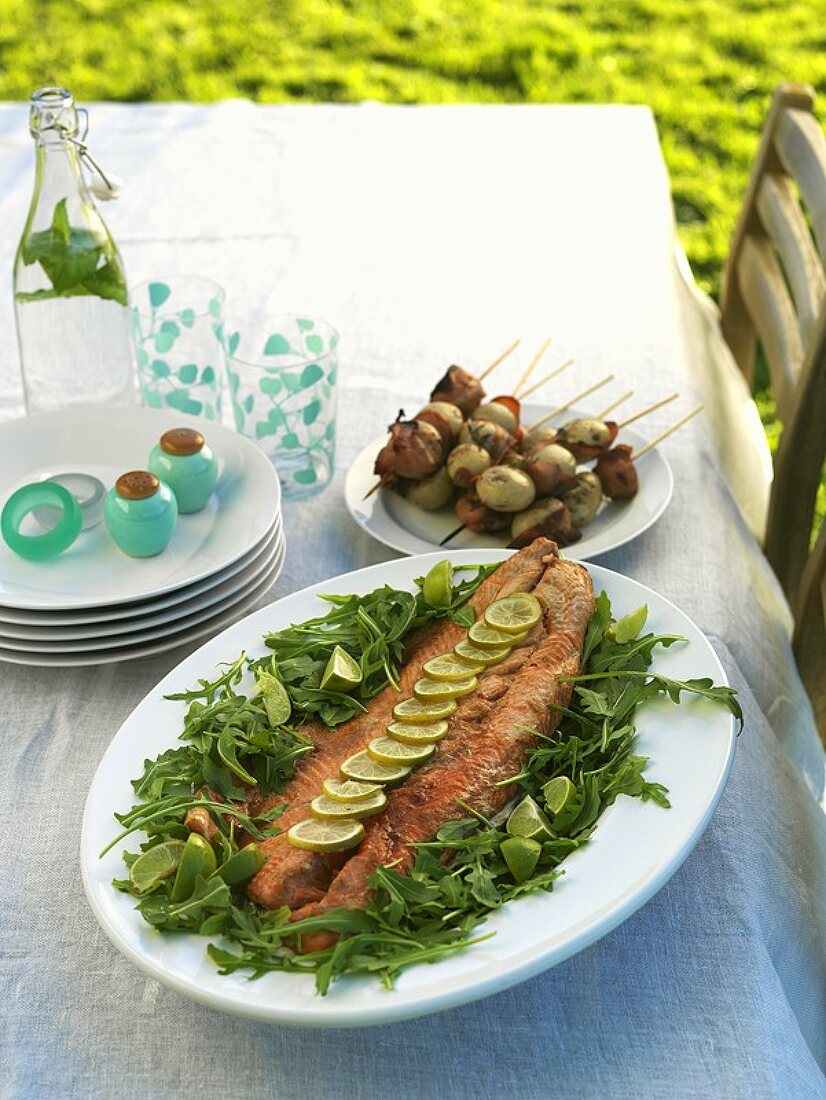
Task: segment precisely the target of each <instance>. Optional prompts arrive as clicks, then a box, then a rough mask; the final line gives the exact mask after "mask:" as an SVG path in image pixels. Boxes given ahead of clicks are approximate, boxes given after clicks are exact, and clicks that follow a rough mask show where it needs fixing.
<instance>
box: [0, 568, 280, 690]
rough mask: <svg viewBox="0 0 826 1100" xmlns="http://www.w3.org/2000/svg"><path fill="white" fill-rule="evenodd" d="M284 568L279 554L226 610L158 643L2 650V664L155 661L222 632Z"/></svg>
mask: <svg viewBox="0 0 826 1100" xmlns="http://www.w3.org/2000/svg"><path fill="white" fill-rule="evenodd" d="M283 564H284V557H283V554H278V555H277V556H276V559H275V561H274V562H273V564H272V566H271V567H270V568H269V569H268V570H267V572H266V573H265V575H264V576H263V577H262V578H261V580H259V581H258V582H257V584H255V585H253V586H252V587H251V588H248V589H246V591H245V592H243V593H241V595H240V596H234V597H233V598H232V600H231V601H229V602H228V604H227V606H226V607H223V608H221V609H219V610H216V609H215V608H211V609H210V613H209V618H205V619H203V620H202V621H201V622H199V623H197V624H194V625H192V626H187V627H184V628H183V629H181V628H180V626H179V624H177V623H175V624H173V626H174V628H175V629H174V630H170V632H169V633H166V634H163V635H161V636H159V637H158V638H157V639H155V640H152V641H146V642H139V643H134V642H133V643H132V644H131V645H127V644H125V642H124V644H120V645H117V646H115V647H113V648H101V649H99V648H95V649H84V650H82V651H80V652H72V653H63V652H50V653H40V652H35V651H34V650H19V649H7V648H6V647H4V646H0V662H1V661H5V662H7V663H8V664H12V665H37V666H40V667H41V668H44V667H48V668H80V667H82V666H85V665H110V664H115V663H116V662H117V661H133V660H136V659H137V658H139V657H153V656H155V655H156V654H158V653H164V652H165V651H166V650H168V649H174V648H175V647H176V646H179V645H185V644H188V643H189V642H192V641H197V639H199V638H204V637H206V636H207V635H209V634H215V633H216V632H217V631H219V630H223V629H224V628H225V627H227V626H228V625H229V624H230V623H233V622H235V620H236V619H237V618H238V617H239V615H242V614H243V613H244V612H245V611H247V610H248V609H249V608H250V607H252V605H253V604H254V603H256V601H257V600H260V599H261V597H262V596H264V595H266V593H267V592H268V591H269V590H270V588H272V586H273V584H274V583H275V582H276V580H277V579H278V576H279V574H280V572H281V568H282V566H283Z"/></svg>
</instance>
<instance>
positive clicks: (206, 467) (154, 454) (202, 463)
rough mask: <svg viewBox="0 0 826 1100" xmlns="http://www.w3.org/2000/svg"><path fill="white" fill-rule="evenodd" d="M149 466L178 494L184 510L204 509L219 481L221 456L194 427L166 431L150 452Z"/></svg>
mask: <svg viewBox="0 0 826 1100" xmlns="http://www.w3.org/2000/svg"><path fill="white" fill-rule="evenodd" d="M149 469H150V470H151V471H152V473H153V474H154V475H155V476H156V477H157V478H159V479H160V480H161V481H162V482H164V484H166V485H168V486H169V488H170V489H171V490H172V492H173V493H174V494H175V499H176V500H177V502H178V511H179V512H180V513H182V514H188V513H190V512H200V511H201V509H202V508H204V507H205V506H206V503H207V501H208V500H209V498H210V494H211V493H212V490H213V489H214V488H215V484H216V482H217V481H218V460H217V459H216V457H215V455H214V454H213V451H212V448H211V447H209V446H208V445H207V443H206V441H205V440H204V437H203V436H202V435H201V433H200V432H199V431H196V430H195V429H194V428H172V429H170V431H168V432H164V434H163V435H162V436H161V438H160V441H159V442H158V443H157V444H156V445H155V446H154V447H153V448H152V451H151V453H150V455H149Z"/></svg>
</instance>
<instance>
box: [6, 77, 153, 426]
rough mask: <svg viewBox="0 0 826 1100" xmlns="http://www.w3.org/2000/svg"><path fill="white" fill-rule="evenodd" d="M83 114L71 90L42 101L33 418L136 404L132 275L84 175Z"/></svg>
mask: <svg viewBox="0 0 826 1100" xmlns="http://www.w3.org/2000/svg"><path fill="white" fill-rule="evenodd" d="M78 114H79V112H78V110H77V108H76V107H75V103H74V99H73V97H72V93H71V92H69V91H68V90H67V89H66V88H40V89H39V90H38V91H36V92H35V93H34V94H33V95H32V98H31V106H30V110H29V130H30V132H31V135H32V137H33V138H34V141H35V181H34V193H33V195H32V201H31V206H30V207H29V213H28V217H27V218H26V224H25V228H24V230H23V236H22V238H21V240H20V244H19V246H18V249H17V255H16V257H15V262H14V306H15V318H16V321H17V338H18V344H19V348H20V360H21V366H22V371H23V383H24V390H25V399H26V410H27V412H29V413H35V412H50V411H53V410H55V409H61V408H67V407H69V406H82V405H107V406H112V405H130V404H133V403H134V402H135V400H136V389H135V377H134V365H133V353H132V339H131V327H130V326H131V317H130V312H129V308H128V303H127V293H126V276H125V274H124V269H123V262H122V260H121V258H120V253H119V252H118V250H117V247H116V246H115V242H114V241H113V240H112V236H111V234H110V233H109V230H108V229H107V228H106V225H105V224H104V221H103V219H102V218H101V216H100V213H99V212H98V209H97V207H96V206H95V203H94V201H93V199H92V196H91V194H90V191H89V187H88V185H87V182H86V179H85V177H84V174H83V171H82V167H81V158H82V157H84V156H85V157H86V158H87V162H91V158H89V157H88V154H87V152H86V147H85V145H84V144H83V141H82V139H81V138H80V137H79V136H78V134H79V123H78ZM91 163H92V165H94V162H91ZM98 174H101V175H102V173H100V171H99V170H98Z"/></svg>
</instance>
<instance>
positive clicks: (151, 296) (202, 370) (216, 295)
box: [130, 275, 225, 420]
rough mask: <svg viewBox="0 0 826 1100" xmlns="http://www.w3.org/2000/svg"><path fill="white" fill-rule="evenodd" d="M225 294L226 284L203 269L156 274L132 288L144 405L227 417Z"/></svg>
mask: <svg viewBox="0 0 826 1100" xmlns="http://www.w3.org/2000/svg"><path fill="white" fill-rule="evenodd" d="M224 297H225V295H224V290H223V288H222V287H220V286H219V285H218V284H217V283H213V282H212V281H211V280H210V279H202V278H201V277H200V275H174V276H170V277H169V278H158V279H152V280H150V281H148V282H145V283H140V284H139V285H138V286H136V287H133V288H132V290H131V292H130V299H131V302H132V307H133V308H132V326H133V327H132V331H133V336H134V341H135V351H136V358H137V364H138V380H139V382H140V391H141V401H142V402H143V404H144V405H148V406H149V407H150V408H152V409H174V410H176V411H177V412H181V413H187V414H188V415H190V416H203V417H205V418H206V419H207V420H220V419H221V393H222V389H223V385H224V364H225V354H224Z"/></svg>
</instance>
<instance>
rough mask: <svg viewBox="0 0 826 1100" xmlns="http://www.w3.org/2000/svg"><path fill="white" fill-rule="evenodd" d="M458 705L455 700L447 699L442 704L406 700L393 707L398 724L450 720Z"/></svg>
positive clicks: (421, 700)
mask: <svg viewBox="0 0 826 1100" xmlns="http://www.w3.org/2000/svg"><path fill="white" fill-rule="evenodd" d="M457 706H458V703H456V702H454V700H453V699H445V700H444V701H443V702H441V703H436V702H430V701H428V702H424V700H423V699H404V700H402V702H401V703H396V705H395V706H394V707H393V717H394V718H395V719H396V720H397V721H398V722H414V723H415V724H416V725H418V724H419V723H420V722H438V721H440V720H441V719H442V718H449V717H450V716H451V714H453V712H454V711H455V710H456V707H457Z"/></svg>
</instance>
